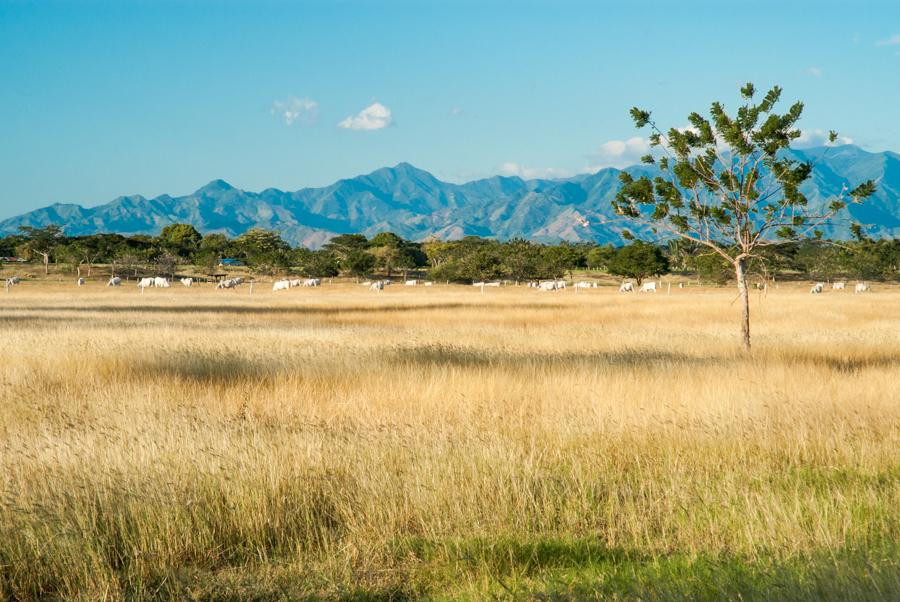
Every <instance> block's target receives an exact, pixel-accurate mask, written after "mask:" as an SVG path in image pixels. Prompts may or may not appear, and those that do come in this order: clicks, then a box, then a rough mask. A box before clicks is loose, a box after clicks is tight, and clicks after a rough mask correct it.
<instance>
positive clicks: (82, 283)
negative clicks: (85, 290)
mask: <svg viewBox="0 0 900 602" xmlns="http://www.w3.org/2000/svg"><path fill="white" fill-rule="evenodd" d="M75 284H76V285H77V286H84V278H79V279H78V280H76V281H75Z"/></svg>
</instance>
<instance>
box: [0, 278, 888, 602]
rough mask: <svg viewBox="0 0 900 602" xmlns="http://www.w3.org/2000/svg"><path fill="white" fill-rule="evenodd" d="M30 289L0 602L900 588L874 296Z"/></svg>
mask: <svg viewBox="0 0 900 602" xmlns="http://www.w3.org/2000/svg"><path fill="white" fill-rule="evenodd" d="M733 298H734V293H733V292H732V290H731V289H703V290H698V289H686V290H677V291H676V290H673V291H672V294H671V295H668V296H667V295H665V294H658V295H656V296H650V295H630V296H628V295H619V294H617V293H616V292H614V289H612V288H604V289H598V290H589V291H582V292H579V293H575V292H574V291H573V290H568V291H565V292H561V293H539V292H537V291H534V290H529V289H526V288H514V287H507V288H502V289H492V290H489V291H488V292H487V293H486V294H484V295H481V294H479V293H478V291H477V289H473V288H471V287H434V288H421V287H418V288H415V289H413V288H411V287H410V288H406V287H388V289H387V290H386V291H385V292H384V293H382V294H375V293H370V292H368V291H367V290H364V289H363V287H361V286H358V285H352V284H340V285H337V284H336V285H333V286H325V287H323V288H321V289H318V290H308V289H294V290H291V291H287V292H283V293H272V292H271V291H270V290H269V287H258V288H257V289H256V290H255V291H254V294H253V295H252V296H250V295H248V294H247V289H246V288H244V289H243V290H239V291H237V292H234V291H213V290H212V289H211V287H201V288H194V289H181V288H174V287H173V288H171V289H168V290H154V289H149V290H147V291H146V293H144V294H143V295H141V294H139V293H138V292H137V291H136V290H135V289H134V288H133V286H128V287H122V288H121V289H107V288H105V287H102V286H100V285H99V284H96V283H91V284H90V285H89V286H87V287H83V288H81V289H76V288H75V287H74V286H73V285H65V286H60V285H50V284H41V283H33V282H27V283H24V284H22V285H20V286H19V287H17V288H15V289H14V290H13V292H11V293H10V294H7V295H3V296H2V297H0V325H2V332H3V341H4V349H5V353H4V363H3V365H2V366H0V378H2V384H3V387H2V389H0V407H2V408H3V412H2V415H0V494H2V496H3V497H2V505H0V597H4V596H5V597H9V598H19V599H29V598H36V597H53V596H58V597H63V598H82V599H98V598H105V599H123V598H154V597H159V598H190V597H194V598H210V599H218V598H227V597H232V598H233V599H246V598H260V599H276V598H302V597H328V598H334V597H355V598H357V599H365V598H378V597H385V598H400V597H418V596H426V597H448V598H481V597H484V596H487V595H500V596H508V597H513V598H520V597H527V596H530V595H543V596H545V597H550V598H552V597H554V596H556V597H560V598H570V597H577V598H582V597H605V596H607V597H608V596H621V597H625V598H628V597H642V598H654V597H659V598H668V597H715V596H716V595H723V596H726V597H737V596H743V597H745V598H751V599H752V598H754V597H759V598H761V599H762V598H778V597H784V598H799V597H809V598H810V599H815V598H822V597H824V598H828V597H829V595H830V596H831V597H835V598H844V597H847V596H851V597H856V596H859V597H866V596H868V597H871V598H872V599H879V598H881V597H882V596H888V597H889V596H891V595H894V594H897V593H898V592H900V576H898V566H897V563H896V560H895V557H896V553H897V551H898V549H900V548H898V546H897V545H896V543H895V542H896V541H897V540H898V536H900V529H898V520H897V519H898V515H897V508H898V506H900V455H898V450H900V445H898V443H900V390H898V387H900V288H896V287H895V288H891V287H887V286H881V287H876V290H875V292H873V293H871V294H868V295H854V294H853V293H852V292H848V293H832V292H830V291H829V292H827V293H826V294H824V295H820V296H811V295H809V294H808V293H807V289H806V288H805V287H801V286H799V285H798V286H796V287H789V286H783V287H782V288H780V289H778V290H774V291H771V292H770V293H769V294H768V296H767V297H766V298H764V299H763V298H761V297H759V296H756V297H754V299H753V307H752V311H753V330H754V333H753V336H754V345H755V347H754V351H753V353H752V354H751V355H750V356H747V355H745V354H743V353H742V352H740V350H739V348H738V340H737V326H738V325H737V312H738V308H737V304H734V305H732V304H731V302H732V300H733Z"/></svg>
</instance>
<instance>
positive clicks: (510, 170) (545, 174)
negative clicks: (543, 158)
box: [498, 161, 573, 180]
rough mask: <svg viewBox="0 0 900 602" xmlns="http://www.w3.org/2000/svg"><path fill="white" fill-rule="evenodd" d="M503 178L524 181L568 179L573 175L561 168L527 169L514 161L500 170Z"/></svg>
mask: <svg viewBox="0 0 900 602" xmlns="http://www.w3.org/2000/svg"><path fill="white" fill-rule="evenodd" d="M498 171H499V173H500V175H502V176H518V177H520V178H522V179H524V180H533V179H535V178H568V177H571V176H572V175H573V174H572V172H571V171H570V170H568V169H564V168H561V167H525V166H523V165H519V164H518V163H515V162H513V161H507V162H506V163H502V164H501V165H500V167H499V169H498Z"/></svg>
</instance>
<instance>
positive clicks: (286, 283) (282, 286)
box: [272, 280, 291, 291]
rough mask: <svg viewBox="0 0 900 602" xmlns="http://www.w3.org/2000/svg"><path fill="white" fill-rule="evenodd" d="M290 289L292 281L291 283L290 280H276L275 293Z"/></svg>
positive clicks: (274, 284)
mask: <svg viewBox="0 0 900 602" xmlns="http://www.w3.org/2000/svg"><path fill="white" fill-rule="evenodd" d="M289 288H291V281H290V280H276V281H275V282H274V283H273V284H272V290H273V291H286V290H288V289H289Z"/></svg>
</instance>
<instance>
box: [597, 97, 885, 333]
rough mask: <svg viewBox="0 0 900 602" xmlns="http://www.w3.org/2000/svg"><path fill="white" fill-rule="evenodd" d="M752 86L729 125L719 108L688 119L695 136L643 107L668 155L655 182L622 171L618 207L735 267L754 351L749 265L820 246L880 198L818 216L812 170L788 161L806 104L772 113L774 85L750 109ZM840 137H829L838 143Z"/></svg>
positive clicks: (846, 194)
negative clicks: (837, 223)
mask: <svg viewBox="0 0 900 602" xmlns="http://www.w3.org/2000/svg"><path fill="white" fill-rule="evenodd" d="M755 93H756V89H755V88H754V86H753V84H749V83H748V84H746V85H745V86H743V87H742V88H741V97H742V99H743V104H742V105H741V106H740V107H739V108H738V109H737V112H736V113H735V114H734V115H733V116H732V115H729V114H728V113H726V111H725V107H724V106H723V105H722V104H721V103H720V102H714V103H712V106H711V108H710V111H709V118H708V119H707V118H705V117H703V116H702V115H700V114H699V113H691V114H690V115H689V116H688V121H689V122H690V124H691V127H689V128H686V129H678V128H671V129H669V131H668V132H667V133H664V132H663V131H662V130H661V129H660V128H659V127H658V126H657V124H656V122H655V121H654V120H653V119H652V117H651V114H650V112H648V111H645V110H642V109H639V108H637V107H635V108H633V109H631V116H632V118H633V119H634V122H635V125H636V126H637V127H638V128H644V127H648V126H649V127H650V129H651V134H650V145H651V147H653V148H655V149H658V150H660V151H662V154H663V156H662V157H661V158H659V160H658V161H657V159H656V158H655V157H654V156H653V155H652V154H648V155H647V156H645V157H644V158H643V161H644V162H645V163H648V164H654V163H657V164H658V167H659V172H660V173H659V175H658V176H656V177H654V178H652V179H651V178H650V177H648V176H646V175H645V176H641V177H639V178H634V177H633V176H632V175H631V174H629V173H627V172H623V173H622V174H621V175H620V179H621V181H622V187H621V189H620V190H619V192H618V194H617V195H616V198H615V200H614V201H613V206H614V208H615V210H616V211H617V212H618V213H619V214H621V215H623V216H626V217H628V218H631V219H636V220H642V221H644V222H646V223H650V224H652V225H653V226H654V228H655V229H656V228H658V229H662V230H663V231H664V232H665V233H666V234H667V235H673V236H678V237H681V238H684V239H687V240H690V241H693V242H695V243H698V244H700V245H704V246H706V247H708V248H709V249H711V250H712V251H713V252H715V253H717V254H719V255H720V256H721V257H722V258H723V259H725V260H726V261H728V262H729V263H730V264H731V265H732V266H733V267H734V273H735V277H736V280H737V287H738V292H739V296H740V298H741V308H742V315H741V341H742V344H743V347H744V349H746V350H747V351H749V350H750V300H749V289H748V286H747V266H748V261H749V260H750V258H752V257H754V256H758V255H759V253H758V251H759V250H760V249H761V248H762V247H765V246H768V245H773V244H777V243H778V242H780V241H786V240H802V239H806V238H819V237H821V235H822V234H821V230H820V228H821V227H823V226H824V225H827V224H829V223H831V222H832V220H833V219H834V218H835V217H836V216H838V215H839V214H841V213H842V212H843V210H844V209H845V207H846V202H847V199H848V198H849V200H850V201H851V202H854V203H859V202H862V200H863V199H865V198H867V197H869V196H871V195H872V194H873V193H874V192H875V184H874V183H873V182H872V181H867V182H863V183H861V184H859V185H858V186H856V187H855V188H853V189H852V190H850V189H849V188H848V187H845V190H844V191H842V192H841V194H840V195H839V196H838V197H837V198H834V199H832V200H831V201H830V203H829V204H828V205H827V206H826V207H824V208H821V209H819V208H818V207H813V206H811V205H810V203H809V201H808V199H807V198H806V196H805V195H804V194H803V193H802V192H801V191H800V186H801V185H802V184H803V183H804V182H806V181H807V180H808V179H809V178H810V176H811V175H812V169H813V166H812V164H810V163H806V162H800V161H797V160H795V159H794V158H792V156H791V154H790V153H789V152H788V151H789V147H790V144H791V141H793V140H796V139H797V138H798V137H799V136H800V130H799V129H797V127H796V124H797V122H798V120H799V119H800V116H801V114H802V112H803V103H801V102H796V103H794V104H793V105H791V107H790V108H789V109H788V110H787V111H786V112H785V113H783V114H779V113H776V112H775V110H774V109H775V105H776V104H777V103H778V101H779V100H780V98H781V88H779V87H777V86H775V87H773V88H772V89H771V90H769V92H768V93H767V94H766V95H765V96H764V97H763V98H762V100H760V101H759V102H757V101H755V100H754V96H755ZM836 139H837V134H836V133H835V132H833V131H832V132H831V133H830V136H829V140H830V142H831V143H833V142H834V141H835V140H836Z"/></svg>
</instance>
